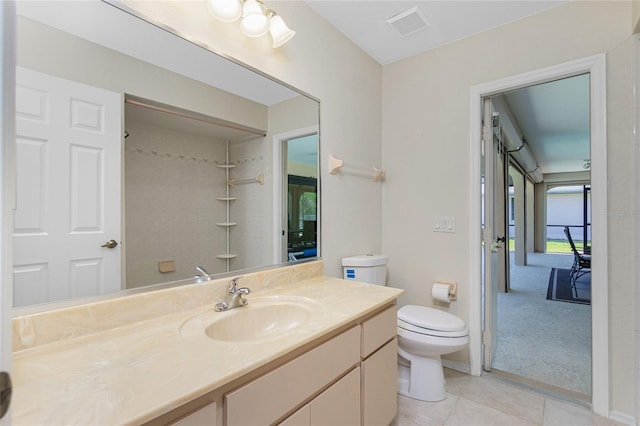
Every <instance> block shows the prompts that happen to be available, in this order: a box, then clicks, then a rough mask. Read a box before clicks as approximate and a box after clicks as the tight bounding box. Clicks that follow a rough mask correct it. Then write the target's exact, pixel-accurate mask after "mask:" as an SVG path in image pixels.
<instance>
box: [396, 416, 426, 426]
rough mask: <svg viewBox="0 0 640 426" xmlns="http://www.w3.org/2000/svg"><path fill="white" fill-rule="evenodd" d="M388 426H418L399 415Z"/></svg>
mask: <svg viewBox="0 0 640 426" xmlns="http://www.w3.org/2000/svg"><path fill="white" fill-rule="evenodd" d="M389 426H420V425H419V424H418V423H416V422H414V421H412V420H410V419H408V418H406V417H403V416H401V415H397V416H396V418H395V419H393V422H391V424H390V425H389Z"/></svg>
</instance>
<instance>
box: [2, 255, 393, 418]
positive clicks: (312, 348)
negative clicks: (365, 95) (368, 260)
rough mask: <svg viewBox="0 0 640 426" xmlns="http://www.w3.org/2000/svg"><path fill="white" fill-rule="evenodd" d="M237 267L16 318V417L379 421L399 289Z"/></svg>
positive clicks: (385, 414) (388, 408)
mask: <svg viewBox="0 0 640 426" xmlns="http://www.w3.org/2000/svg"><path fill="white" fill-rule="evenodd" d="M322 271H323V264H322V261H317V262H309V263H305V264H301V265H295V266H290V267H284V268H277V269H272V270H269V271H263V272H257V273H253V274H247V275H245V277H243V278H242V280H241V281H240V283H239V284H241V285H242V286H246V287H249V288H251V290H252V292H251V294H249V295H248V296H247V299H248V300H249V305H247V306H246V307H241V308H236V309H233V310H230V311H227V312H214V310H213V306H214V304H215V303H217V302H219V301H220V300H222V298H223V297H224V292H225V291H226V285H227V281H228V279H223V280H214V281H209V282H206V283H201V284H192V285H185V286H180V287H173V288H169V289H165V290H160V291H155V292H151V293H143V294H139V295H133V296H129V297H125V298H120V299H114V300H111V301H104V302H99V303H95V304H90V305H82V306H78V307H75V308H67V309H62V310H57V311H50V312H43V313H41V314H33V315H27V316H23V317H18V318H15V319H14V348H15V352H14V360H13V372H14V389H15V391H14V400H13V422H14V424H70V423H76V424H145V423H146V424H180V425H202V424H208V425H214V424H217V425H250V424H286V425H313V424H319V425H320V424H332V425H338V424H349V425H353V424H367V425H369V424H388V423H389V422H391V420H392V419H393V417H394V416H395V415H396V411H397V407H396V348H397V346H396V344H397V343H396V337H395V336H396V308H395V302H396V298H397V297H398V296H399V295H400V294H401V293H402V290H398V289H394V288H388V287H381V286H371V285H368V284H363V283H357V282H350V281H345V280H341V279H336V278H329V277H325V276H323V275H322Z"/></svg>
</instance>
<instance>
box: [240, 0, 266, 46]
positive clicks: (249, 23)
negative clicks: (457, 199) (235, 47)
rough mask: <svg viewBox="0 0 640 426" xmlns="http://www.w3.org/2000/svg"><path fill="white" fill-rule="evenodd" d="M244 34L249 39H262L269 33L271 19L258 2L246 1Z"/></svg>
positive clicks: (243, 20) (243, 12) (243, 13)
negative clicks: (261, 37)
mask: <svg viewBox="0 0 640 426" xmlns="http://www.w3.org/2000/svg"><path fill="white" fill-rule="evenodd" d="M241 27H242V32H243V33H244V35H246V36H248V37H260V36H262V35H264V34H266V33H267V31H269V18H267V17H266V16H265V14H264V13H263V11H262V6H261V5H260V3H258V2H257V1H256V0H245V2H244V5H243V7H242V24H241Z"/></svg>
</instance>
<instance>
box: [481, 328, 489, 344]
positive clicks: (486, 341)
mask: <svg viewBox="0 0 640 426" xmlns="http://www.w3.org/2000/svg"><path fill="white" fill-rule="evenodd" d="M489 343H491V333H487V332H486V331H483V332H482V344H483V345H489Z"/></svg>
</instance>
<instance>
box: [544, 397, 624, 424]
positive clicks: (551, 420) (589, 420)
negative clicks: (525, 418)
mask: <svg viewBox="0 0 640 426" xmlns="http://www.w3.org/2000/svg"><path fill="white" fill-rule="evenodd" d="M543 425H544V426H614V425H622V423H618V422H615V421H613V420H611V419H607V418H604V417H600V416H598V415H596V414H595V413H593V412H592V411H591V410H590V409H588V408H585V407H581V406H579V405H575V404H571V403H569V402H564V401H558V400H556V399H551V398H546V399H545V404H544V422H543Z"/></svg>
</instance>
